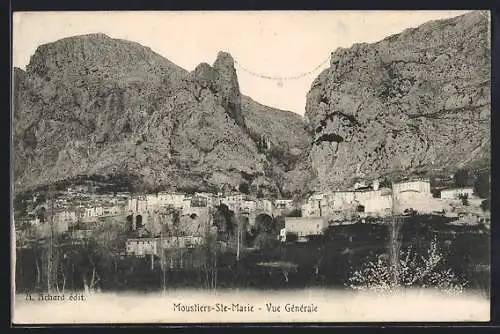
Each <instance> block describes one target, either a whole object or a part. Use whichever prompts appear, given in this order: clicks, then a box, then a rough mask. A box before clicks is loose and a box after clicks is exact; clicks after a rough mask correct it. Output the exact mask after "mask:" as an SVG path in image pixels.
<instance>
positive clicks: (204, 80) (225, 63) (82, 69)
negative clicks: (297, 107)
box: [13, 34, 310, 194]
mask: <svg viewBox="0 0 500 334" xmlns="http://www.w3.org/2000/svg"><path fill="white" fill-rule="evenodd" d="M13 116H14V119H13V127H14V134H13V149H14V157H13V158H14V159H13V160H14V165H13V172H14V191H15V192H16V193H18V192H20V191H24V190H29V189H33V188H36V187H38V186H42V185H47V184H51V183H54V182H56V181H61V180H71V179H73V178H76V177H79V178H80V179H81V178H82V177H83V178H85V177H95V176H98V177H100V178H104V179H107V180H109V181H111V182H113V180H114V179H116V178H117V177H120V178H121V179H123V178H125V179H126V180H127V182H130V183H131V184H133V185H134V190H149V191H150V190H153V189H166V190H167V189H178V190H195V189H196V190H217V191H220V190H225V189H227V190H230V189H237V188H238V187H239V186H240V184H242V183H245V184H246V185H247V186H248V187H249V189H251V191H255V192H261V193H263V194H266V193H267V194H279V193H280V192H281V191H282V186H281V185H279V184H277V183H276V182H275V180H274V174H273V173H280V174H283V175H284V176H283V177H285V175H286V174H287V171H286V170H285V169H284V167H280V166H278V167H276V168H275V167H271V166H272V163H271V157H272V156H273V154H274V155H275V156H276V155H277V156H280V155H290V156H298V155H300V154H302V152H303V151H304V148H305V147H307V146H308V144H309V143H310V137H309V135H308V133H307V132H306V131H305V130H304V127H303V124H302V120H301V117H300V116H298V115H296V114H293V113H291V112H286V111H281V110H276V109H272V108H268V107H264V106H261V105H260V104H258V103H256V102H254V101H252V100H251V99H249V98H247V97H245V96H241V94H240V90H239V86H238V79H237V75H236V71H235V69H234V64H233V59H232V58H231V56H230V55H229V54H228V53H225V52H220V53H219V54H218V56H217V59H216V61H215V62H214V64H213V66H210V65H209V64H205V63H202V64H200V65H198V66H197V67H196V68H195V69H194V70H193V71H192V72H191V73H190V72H188V71H186V70H184V69H182V68H180V67H178V66H176V65H175V64H173V63H171V62H170V61H168V60H167V59H164V58H163V57H161V56H160V55H158V54H156V53H154V52H153V51H151V50H150V49H149V48H146V47H144V46H141V45H139V44H137V43H133V42H128V41H124V40H118V39H113V38H110V37H108V36H106V35H102V34H93V35H85V36H76V37H71V38H65V39H62V40H59V41H56V42H54V43H50V44H46V45H42V46H40V47H39V48H38V49H37V50H36V52H35V54H34V55H33V56H32V58H31V61H30V63H29V65H28V66H27V68H26V71H23V70H21V69H17V68H16V69H15V71H14V115H13ZM262 141H264V142H265V144H266V145H265V147H264V146H262ZM290 163H291V165H290V166H287V168H288V169H292V168H294V167H295V161H291V162H290Z"/></svg>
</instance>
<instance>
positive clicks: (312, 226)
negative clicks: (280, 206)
mask: <svg viewBox="0 0 500 334" xmlns="http://www.w3.org/2000/svg"><path fill="white" fill-rule="evenodd" d="M327 227H328V222H327V221H326V219H324V218H323V217H285V232H283V233H294V234H297V236H298V237H305V236H309V235H319V234H323V233H324V231H325V230H326V228H327ZM280 233H282V232H280Z"/></svg>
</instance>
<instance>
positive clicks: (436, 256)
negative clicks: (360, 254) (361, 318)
mask: <svg viewBox="0 0 500 334" xmlns="http://www.w3.org/2000/svg"><path fill="white" fill-rule="evenodd" d="M442 264H443V254H442V253H441V251H440V249H439V248H438V246H437V240H436V239H434V240H432V241H431V244H430V246H429V249H428V250H427V254H425V255H424V256H418V254H417V252H415V251H413V249H412V247H411V246H410V247H408V248H407V249H406V250H402V251H401V256H400V260H399V265H398V266H395V265H392V264H391V262H390V261H389V258H388V257H387V256H384V255H379V256H378V257H376V259H375V260H372V261H368V262H366V263H365V264H364V265H363V266H362V268H361V269H359V270H354V271H353V273H352V275H351V276H350V278H349V279H348V280H347V282H346V283H345V285H346V286H348V287H350V288H352V289H354V290H362V291H363V290H364V291H375V292H384V293H386V292H391V291H397V290H401V289H404V288H412V287H421V288H435V289H438V290H441V291H443V292H446V293H451V294H454V293H461V292H463V290H464V288H465V287H466V286H467V284H468V282H467V281H466V280H464V279H461V278H460V277H458V276H457V275H456V274H455V273H454V272H453V270H452V269H449V268H448V269H443V266H442Z"/></svg>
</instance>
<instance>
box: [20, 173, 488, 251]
mask: <svg viewBox="0 0 500 334" xmlns="http://www.w3.org/2000/svg"><path fill="white" fill-rule="evenodd" d="M28 202H29V203H28V207H30V210H29V212H28V214H27V216H26V217H21V218H17V220H16V237H17V238H16V239H17V241H18V243H19V244H20V245H22V244H23V243H25V242H26V241H27V240H33V239H47V238H49V237H51V236H54V235H65V236H67V238H69V239H70V240H73V241H74V242H84V241H85V240H86V239H88V238H90V237H91V236H92V235H93V233H94V231H95V230H96V229H98V228H99V226H102V225H105V224H109V223H110V222H111V221H114V222H117V221H119V222H122V223H123V230H122V231H121V232H122V233H123V234H124V235H125V236H126V242H125V246H124V249H123V250H122V252H121V253H120V254H121V255H122V256H131V257H144V256H160V254H161V253H162V252H161V250H162V249H163V250H168V249H186V248H195V247H198V246H201V245H203V244H204V243H205V241H206V238H207V236H209V235H210V233H213V230H214V224H213V220H214V214H215V212H216V211H217V208H220V206H221V205H225V207H227V209H228V210H229V211H230V212H232V214H233V215H234V217H235V219H236V226H237V237H236V244H235V245H234V247H235V248H237V251H238V252H239V251H240V249H243V248H244V247H245V245H244V238H242V237H241V236H240V235H242V234H243V232H248V230H249V229H251V228H252V227H253V226H254V225H255V224H256V222H257V221H258V220H259V219H262V218H263V217H264V218H268V219H270V220H271V221H275V220H274V219H275V218H276V217H283V218H284V226H279V227H278V228H276V229H275V230H276V231H277V232H278V233H276V234H277V235H275V236H273V237H275V238H276V239H277V240H279V241H281V242H287V241H290V240H296V241H297V242H307V241H308V239H309V238H310V237H311V236H317V235H321V234H323V233H324V232H325V230H326V229H327V228H328V227H329V226H331V225H342V224H350V223H356V222H361V223H369V222H370V221H374V220H377V219H378V220H380V219H383V218H387V217H392V216H395V215H418V214H433V215H442V216H446V217H452V218H455V220H456V221H457V223H460V222H463V223H467V224H474V223H488V222H489V220H490V217H489V212H488V211H487V210H484V209H482V203H483V202H484V199H481V198H479V197H478V196H476V194H475V191H474V188H473V187H460V188H458V187H455V188H447V189H446V188H445V189H440V190H439V191H438V192H437V193H436V191H431V185H430V181H429V179H409V180H403V181H400V182H395V183H392V184H391V185H387V184H384V185H381V184H380V181H379V180H374V181H372V182H370V183H369V184H368V185H367V184H366V183H357V184H355V185H354V187H352V189H349V190H342V191H331V192H328V193H326V192H325V193H317V194H313V195H312V196H310V197H309V198H308V199H306V200H305V201H303V202H298V201H296V200H292V199H262V198H260V199H257V198H254V197H252V196H249V195H245V194H240V193H235V194H231V195H224V194H221V193H219V194H212V193H195V194H193V195H188V194H183V193H166V192H160V193H156V194H144V195H131V194H129V193H114V194H100V195H97V194H91V193H88V191H87V188H86V187H82V186H80V187H70V188H68V189H67V190H66V191H65V192H64V193H62V194H59V196H58V197H57V198H54V199H52V200H50V199H46V200H45V202H42V203H38V204H36V205H35V203H37V196H36V195H35V196H33V198H32V199H31V200H29V201H28ZM38 202H39V201H38ZM266 216H267V217H266ZM215 229H216V230H217V228H215ZM218 229H219V230H220V227H218ZM219 232H220V231H219ZM220 243H221V244H222V245H223V246H224V247H229V246H228V245H227V243H226V242H224V241H220Z"/></svg>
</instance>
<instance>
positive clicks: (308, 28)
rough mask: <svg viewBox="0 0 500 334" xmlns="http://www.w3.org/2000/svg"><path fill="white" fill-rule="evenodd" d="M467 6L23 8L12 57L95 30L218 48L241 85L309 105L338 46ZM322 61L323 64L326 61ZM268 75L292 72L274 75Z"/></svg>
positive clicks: (267, 100)
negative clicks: (432, 8)
mask: <svg viewBox="0 0 500 334" xmlns="http://www.w3.org/2000/svg"><path fill="white" fill-rule="evenodd" d="M466 12H468V11H253V12H244V11H240V12H237V11H225V12H203V11H198V12H179V11H176V12H159V11H156V12H155V11H144V12H117V11H108V12H16V13H14V17H13V22H12V24H13V40H12V50H13V55H12V61H13V65H14V66H15V67H19V68H22V69H25V67H26V65H27V64H28V63H29V60H30V57H31V56H32V55H33V53H34V52H35V50H36V48H37V47H38V46H39V45H41V44H45V43H50V42H54V41H56V40H58V39H61V38H65V37H70V36H75V35H83V34H90V33H104V34H106V35H108V36H110V37H113V38H120V39H126V40H131V41H134V42H138V43H140V44H142V45H144V46H148V47H150V48H151V49H152V50H153V51H155V52H156V53H158V54H160V55H162V56H164V57H165V58H167V59H169V60H170V61H172V62H174V63H175V64H177V65H179V66H181V67H183V68H185V69H186V70H188V71H191V70H193V69H194V68H195V67H196V66H197V65H198V64H199V63H202V62H206V63H209V64H213V62H214V61H215V58H216V56H217V53H218V52H219V51H226V52H229V53H230V54H231V55H232V56H233V58H234V59H235V61H236V62H237V64H236V65H235V67H236V71H237V74H238V81H239V85H240V90H241V92H242V93H243V94H244V95H248V96H250V97H252V98H253V99H254V100H256V101H257V102H259V103H262V104H265V105H268V106H271V107H275V108H279V109H284V110H289V111H293V112H295V113H298V114H300V115H303V114H304V112H305V102H306V94H307V92H308V91H309V89H310V86H311V83H312V82H313V80H314V79H315V78H316V77H317V75H318V74H319V73H320V72H321V71H322V70H323V69H325V68H328V67H329V56H330V54H331V52H333V51H335V49H337V48H338V47H344V48H345V47H350V46H352V45H353V44H354V43H360V42H367V43H372V42H377V41H379V40H381V39H383V38H385V37H387V36H390V35H392V34H396V33H400V32H402V31H403V30H405V29H407V28H412V27H417V26H419V25H420V24H422V23H424V22H427V21H431V20H436V19H444V18H450V17H455V16H458V15H462V14H465V13H466ZM321 64H322V66H320V67H319V68H318V65H321ZM243 68H244V69H246V70H248V71H250V72H253V73H256V74H259V75H264V76H271V77H278V78H280V77H281V78H287V77H297V76H300V75H301V74H303V73H309V72H311V71H312V70H314V69H315V68H316V70H314V71H312V72H311V73H309V74H308V75H304V76H301V77H300V78H298V79H293V80H283V81H279V80H268V79H264V78H261V77H259V76H255V75H252V74H250V73H249V72H247V71H245V70H244V69H243Z"/></svg>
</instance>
